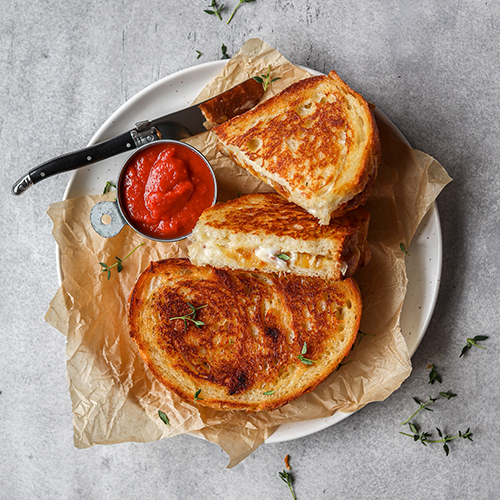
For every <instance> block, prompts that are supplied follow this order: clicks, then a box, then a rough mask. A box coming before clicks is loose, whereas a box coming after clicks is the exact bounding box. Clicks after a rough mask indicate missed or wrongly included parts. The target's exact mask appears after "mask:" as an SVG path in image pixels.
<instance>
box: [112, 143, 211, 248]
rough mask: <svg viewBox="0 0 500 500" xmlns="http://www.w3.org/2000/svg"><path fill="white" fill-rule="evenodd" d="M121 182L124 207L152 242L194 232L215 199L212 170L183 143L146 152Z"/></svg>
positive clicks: (155, 145) (128, 215) (150, 148)
mask: <svg viewBox="0 0 500 500" xmlns="http://www.w3.org/2000/svg"><path fill="white" fill-rule="evenodd" d="M122 179H123V180H122V182H121V191H120V201H121V206H122V209H123V210H125V212H126V215H127V217H128V219H129V221H130V222H131V223H132V225H133V226H134V227H135V228H136V229H138V230H139V231H141V232H142V233H144V234H146V235H148V236H151V237H153V238H161V239H174V238H179V237H182V236H185V235H187V234H189V233H190V232H191V230H192V229H193V227H194V226H195V224H196V221H197V220H198V218H199V217H200V215H201V213H202V212H203V210H205V209H206V208H208V207H210V206H211V205H212V203H213V200H214V194H215V186H214V180H213V177H212V172H211V171H210V169H209V167H208V166H207V165H206V163H205V161H204V160H203V158H202V157H200V156H199V155H198V154H197V153H195V152H194V151H192V150H191V149H189V148H188V147H187V146H183V145H181V144H175V143H170V144H153V145H151V146H150V147H148V148H145V149H144V150H143V151H141V152H139V153H138V154H136V155H135V156H133V157H132V159H131V161H130V163H129V164H128V166H127V167H126V170H125V172H124V174H123V177H122Z"/></svg>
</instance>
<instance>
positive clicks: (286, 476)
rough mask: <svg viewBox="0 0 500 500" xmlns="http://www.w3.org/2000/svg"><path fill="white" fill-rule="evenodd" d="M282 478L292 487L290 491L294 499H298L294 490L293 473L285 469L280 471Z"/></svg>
mask: <svg viewBox="0 0 500 500" xmlns="http://www.w3.org/2000/svg"><path fill="white" fill-rule="evenodd" d="M278 474H279V476H280V478H281V479H282V480H283V481H284V482H285V483H286V484H287V485H288V487H289V488H290V493H291V494H292V498H293V500H297V497H296V496H295V492H294V491H293V478H292V475H291V474H290V473H289V472H287V471H286V470H284V471H283V472H279V473H278Z"/></svg>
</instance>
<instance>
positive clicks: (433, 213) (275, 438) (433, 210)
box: [56, 60, 443, 444]
mask: <svg viewBox="0 0 500 500" xmlns="http://www.w3.org/2000/svg"><path fill="white" fill-rule="evenodd" d="M226 64H227V61H226V60H219V61H208V62H205V63H201V64H198V65H194V66H190V67H188V68H184V69H181V70H179V71H175V72H173V73H171V74H169V75H166V76H164V77H162V78H161V79H159V80H157V81H155V82H153V83H151V84H149V85H147V86H146V87H144V88H143V89H142V90H140V91H139V92H137V93H136V94H134V95H133V96H132V97H130V99H128V100H127V101H125V102H124V103H122V104H121V105H120V106H119V107H118V108H117V109H116V110H115V111H114V112H113V113H112V114H111V115H110V116H109V117H108V118H107V119H106V120H105V121H104V122H103V123H102V124H101V126H100V127H99V128H98V129H97V131H96V132H95V133H94V135H93V136H92V138H91V139H90V141H89V142H88V144H87V146H92V145H93V144H96V143H98V142H99V141H100V140H103V139H101V138H102V136H104V135H105V134H106V131H107V129H108V128H110V126H111V125H112V124H114V123H115V121H116V120H117V119H121V118H122V116H123V115H125V114H126V112H127V110H128V109H130V108H132V107H133V106H134V105H135V104H136V103H139V102H140V101H141V100H142V99H143V98H144V97H145V96H149V95H150V94H151V93H153V92H155V91H156V90H157V89H160V88H161V87H163V86H165V85H167V84H168V82H169V81H170V80H175V79H177V78H182V77H184V76H191V75H192V74H193V73H194V74H195V73H198V72H201V73H203V72H204V71H211V70H218V73H220V71H221V70H222V69H223V67H224V66H225V65H226ZM297 66H298V67H300V68H301V69H304V70H306V71H309V72H310V73H311V74H313V75H320V74H323V73H321V72H319V71H316V70H314V69H312V68H308V67H305V66H301V65H297ZM218 73H217V74H218ZM202 80H203V79H202ZM209 81H210V80H209ZM209 81H205V80H203V82H204V83H203V86H205V85H206V84H207V83H208V82H209ZM202 89H203V87H201V88H200V92H201V90H202ZM177 109H182V107H180V108H177ZM177 109H174V110H173V111H175V110H177ZM375 113H376V114H377V115H378V117H380V118H382V119H383V120H385V121H386V122H387V124H388V125H389V126H390V128H391V130H392V131H394V132H395V133H396V134H397V135H398V137H399V138H400V139H402V140H403V141H404V142H405V143H406V144H407V145H408V146H410V147H411V145H410V143H409V142H408V140H407V139H406V137H405V136H404V135H403V134H402V132H401V131H400V130H399V129H398V128H397V127H396V125H395V124H394V123H393V122H392V121H391V120H390V119H389V118H388V117H387V116H386V115H385V114H384V113H383V112H382V111H381V110H380V109H379V108H377V107H376V108H375ZM77 172H78V170H75V171H74V172H73V173H72V174H71V178H70V180H69V181H68V184H67V186H66V189H65V191H64V194H63V198H62V200H63V201H64V200H67V199H68V198H69V197H70V193H71V190H72V188H73V186H74V184H75V183H76V178H77ZM425 217H431V218H432V220H433V224H434V225H435V228H434V229H435V232H436V238H437V242H438V245H437V255H436V258H437V262H438V263H437V271H436V277H437V280H436V285H435V288H434V290H433V296H432V299H431V304H430V307H429V309H428V312H427V315H426V317H425V318H424V321H423V323H422V326H421V329H420V331H419V333H418V338H417V341H416V343H415V344H414V345H413V347H412V350H411V351H410V350H409V354H410V358H411V357H412V356H413V354H414V353H415V351H416V350H417V349H418V346H419V345H420V343H421V341H422V339H423V337H424V336H425V333H426V330H427V328H428V326H429V323H430V321H431V319H432V316H433V314H434V310H435V306H436V303H437V299H438V295H439V288H440V281H441V272H442V260H443V248H442V246H443V242H442V232H441V222H440V217H439V211H438V207H437V203H436V202H435V201H434V202H433V203H432V204H431V205H430V207H429V210H428V211H427V214H426V215H425ZM425 217H424V218H425ZM424 218H423V219H424ZM423 219H422V220H423ZM421 223H422V222H421ZM417 231H418V228H417ZM56 266H57V277H58V283H59V286H61V285H62V282H63V272H62V267H61V252H60V249H59V246H58V245H57V243H56ZM409 283H410V280H409V281H408V285H409ZM408 285H407V291H406V293H407V292H408ZM405 300H406V294H405ZM403 305H404V301H403ZM358 411H359V410H358ZM353 413H356V412H350V413H344V412H341V411H337V412H336V413H334V414H333V415H332V416H330V417H323V418H320V419H312V420H304V421H300V422H292V423H290V424H281V425H280V426H279V427H278V429H277V431H276V432H275V433H273V434H272V435H271V436H270V437H269V438H268V439H267V440H266V441H265V443H266V444H273V443H281V442H286V441H291V440H294V439H299V438H302V437H306V436H309V435H311V434H314V433H316V432H319V431H321V430H324V429H326V428H328V427H331V426H332V425H334V424H336V423H339V422H341V421H342V420H344V419H346V418H347V417H349V416H350V415H352V414H353ZM304 423H306V424H304ZM301 424H302V425H303V426H304V425H308V426H309V428H308V429H303V431H302V432H300V433H297V432H295V433H294V432H292V433H290V434H291V435H285V436H280V435H279V434H278V435H277V434H276V433H277V432H278V431H279V429H280V428H284V427H285V426H286V425H289V426H298V427H300V425H301ZM285 432H286V431H285Z"/></svg>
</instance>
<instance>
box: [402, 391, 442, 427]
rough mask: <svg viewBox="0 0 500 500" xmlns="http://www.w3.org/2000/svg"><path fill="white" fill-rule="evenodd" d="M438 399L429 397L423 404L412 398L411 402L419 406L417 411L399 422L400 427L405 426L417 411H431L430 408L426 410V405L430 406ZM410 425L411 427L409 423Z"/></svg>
mask: <svg viewBox="0 0 500 500" xmlns="http://www.w3.org/2000/svg"><path fill="white" fill-rule="evenodd" d="M437 399H438V398H431V397H430V396H429V400H428V401H426V402H425V403H423V402H422V401H420V400H419V399H418V398H413V401H415V403H417V404H418V405H419V408H418V410H417V411H416V412H415V413H413V414H412V415H411V416H410V417H409V418H407V419H406V420H405V421H404V422H401V425H404V424H407V423H408V422H409V421H410V420H411V419H412V418H413V417H414V416H415V415H416V414H417V413H418V412H419V411H422V410H423V409H426V410H428V411H433V410H432V409H431V408H427V405H430V404H432V403H434V402H435V401H436V400H437ZM410 425H413V424H411V423H410Z"/></svg>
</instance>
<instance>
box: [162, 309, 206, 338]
mask: <svg viewBox="0 0 500 500" xmlns="http://www.w3.org/2000/svg"><path fill="white" fill-rule="evenodd" d="M187 305H188V306H189V308H190V309H191V312H190V313H188V314H185V315H184V316H175V317H174V318H170V320H169V321H173V320H174V319H182V321H184V331H187V322H188V321H191V322H192V323H194V326H196V328H200V327H202V326H204V325H205V323H203V321H200V320H198V319H196V313H197V312H198V311H199V310H200V309H203V308H204V307H207V304H205V305H203V306H199V307H195V306H193V304H191V303H190V302H188V303H187Z"/></svg>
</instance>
